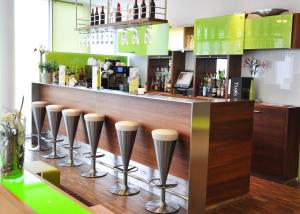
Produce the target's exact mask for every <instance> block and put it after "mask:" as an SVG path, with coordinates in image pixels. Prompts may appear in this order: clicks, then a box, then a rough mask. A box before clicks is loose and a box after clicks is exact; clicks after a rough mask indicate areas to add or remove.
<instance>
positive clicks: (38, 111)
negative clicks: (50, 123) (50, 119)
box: [29, 101, 51, 152]
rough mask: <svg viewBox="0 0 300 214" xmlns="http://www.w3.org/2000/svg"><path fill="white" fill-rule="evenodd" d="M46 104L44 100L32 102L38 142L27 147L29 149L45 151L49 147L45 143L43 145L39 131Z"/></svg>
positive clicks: (41, 126) (40, 130)
mask: <svg viewBox="0 0 300 214" xmlns="http://www.w3.org/2000/svg"><path fill="white" fill-rule="evenodd" d="M46 105H47V103H46V102H44V101H36V102H32V114H33V119H34V123H35V127H36V131H37V139H38V143H37V146H34V147H31V148H30V149H29V150H30V151H34V152H39V151H47V150H49V149H51V148H50V147H48V146H47V145H43V144H42V140H41V132H42V128H43V124H44V120H45V115H46Z"/></svg>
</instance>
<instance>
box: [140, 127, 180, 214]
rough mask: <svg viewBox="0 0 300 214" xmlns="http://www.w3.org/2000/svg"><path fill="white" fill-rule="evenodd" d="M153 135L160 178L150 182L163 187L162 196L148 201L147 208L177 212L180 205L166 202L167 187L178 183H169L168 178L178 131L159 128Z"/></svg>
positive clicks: (158, 211) (160, 187) (159, 211)
mask: <svg viewBox="0 0 300 214" xmlns="http://www.w3.org/2000/svg"><path fill="white" fill-rule="evenodd" d="M152 137H153V141H154V147H155V153H156V162H157V165H158V169H159V175H160V178H159V179H152V180H151V181H150V184H151V185H153V186H156V187H157V188H159V189H161V196H160V199H159V200H152V201H149V202H148V203H146V205H145V208H146V210H148V211H150V212H152V213H176V212H178V211H179V209H180V206H179V205H178V204H176V203H174V202H166V189H168V188H173V187H176V185H177V184H167V178H168V174H169V170H170V166H171V161H172V156H173V152H174V149H175V145H176V142H177V139H178V132H177V131H175V130H169V129H157V130H154V131H152ZM155 181H159V184H156V183H155Z"/></svg>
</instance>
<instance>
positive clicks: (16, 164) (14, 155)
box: [0, 97, 25, 182]
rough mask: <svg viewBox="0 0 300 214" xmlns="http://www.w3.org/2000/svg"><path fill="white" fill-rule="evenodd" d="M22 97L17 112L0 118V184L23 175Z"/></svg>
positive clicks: (23, 122) (23, 119)
mask: <svg viewBox="0 0 300 214" xmlns="http://www.w3.org/2000/svg"><path fill="white" fill-rule="evenodd" d="M23 103H24V97H23V99H22V104H21V107H20V109H19V111H17V110H16V111H14V112H10V113H6V114H5V115H3V116H1V117H0V182H1V180H2V179H18V178H20V177H22V174H23V164H24V142H25V118H24V117H23V116H22V113H21V112H22V107H23Z"/></svg>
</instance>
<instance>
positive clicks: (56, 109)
mask: <svg viewBox="0 0 300 214" xmlns="http://www.w3.org/2000/svg"><path fill="white" fill-rule="evenodd" d="M46 109H47V111H49V112H61V111H62V109H63V106H61V105H47V106H46Z"/></svg>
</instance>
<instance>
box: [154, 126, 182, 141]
mask: <svg viewBox="0 0 300 214" xmlns="http://www.w3.org/2000/svg"><path fill="white" fill-rule="evenodd" d="M152 138H153V140H158V141H165V142H172V141H175V140H177V139H178V132H177V131H175V130H173V129H155V130H153V131H152Z"/></svg>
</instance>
